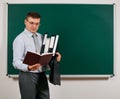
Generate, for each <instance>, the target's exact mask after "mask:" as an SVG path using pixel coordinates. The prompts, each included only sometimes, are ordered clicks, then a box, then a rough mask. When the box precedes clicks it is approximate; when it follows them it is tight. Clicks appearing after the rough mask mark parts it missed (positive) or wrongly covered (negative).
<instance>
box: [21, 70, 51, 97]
mask: <svg viewBox="0 0 120 99" xmlns="http://www.w3.org/2000/svg"><path fill="white" fill-rule="evenodd" d="M19 87H20V93H21V99H50V96H49V87H48V81H47V78H46V75H45V73H31V72H20V74H19Z"/></svg>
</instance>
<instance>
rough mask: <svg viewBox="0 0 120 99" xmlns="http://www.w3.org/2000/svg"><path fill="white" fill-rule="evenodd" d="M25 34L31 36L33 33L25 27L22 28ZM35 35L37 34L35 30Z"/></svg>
mask: <svg viewBox="0 0 120 99" xmlns="http://www.w3.org/2000/svg"><path fill="white" fill-rule="evenodd" d="M24 32H25V34H27V35H28V36H29V37H32V35H33V33H32V32H30V31H28V30H27V29H26V28H25V29H24ZM36 35H37V36H38V34H37V32H36Z"/></svg>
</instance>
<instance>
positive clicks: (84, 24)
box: [7, 4, 114, 75]
mask: <svg viewBox="0 0 120 99" xmlns="http://www.w3.org/2000/svg"><path fill="white" fill-rule="evenodd" d="M113 10H114V9H113V5H107V4H106V5H105V4H103V5H101V4H8V42H7V46H8V50H7V51H8V57H7V58H8V59H7V60H8V61H7V67H8V69H7V74H8V75H16V74H18V71H17V70H16V69H14V68H13V66H12V58H13V55H12V54H13V52H12V42H13V40H14V38H15V37H16V36H17V35H18V34H19V33H20V32H22V31H23V30H24V19H25V16H26V13H27V12H30V11H36V12H38V13H40V15H41V25H40V28H39V30H38V32H40V33H41V34H44V33H46V32H47V33H48V34H49V35H55V34H59V35H60V39H59V45H58V49H57V50H58V51H59V52H60V53H61V54H62V60H61V62H60V69H61V74H62V75H112V74H113V71H114V70H113V56H114V55H113V52H114V51H113V46H114V45H113V44H114V39H113V38H114V24H113V23H114V20H113V19H114V14H113V13H114V12H113Z"/></svg>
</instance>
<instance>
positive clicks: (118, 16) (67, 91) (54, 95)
mask: <svg viewBox="0 0 120 99" xmlns="http://www.w3.org/2000/svg"><path fill="white" fill-rule="evenodd" d="M34 1H36V3H79V4H80V3H85V4H86V3H93V4H94V3H102V4H104V3H105V4H106V3H111V4H112V3H115V30H114V31H115V35H114V42H115V43H114V68H115V76H114V77H113V78H110V79H108V80H101V79H96V80H95V79H94V80H92V79H79V80H77V79H76V80H72V79H71V80H70V79H69V80H62V85H61V86H54V85H52V84H49V86H50V94H51V99H120V61H119V60H120V27H119V26H120V12H119V11H120V1H119V0H59V1H58V0H44V1H43V0H0V99H20V94H19V87H18V80H14V79H12V78H8V77H7V76H6V70H7V69H6V67H7V63H6V62H7V60H6V58H7V57H6V50H7V47H6V46H7V44H6V43H7V41H6V40H7V39H6V38H7V32H6V6H5V3H6V2H8V3H35V2H34Z"/></svg>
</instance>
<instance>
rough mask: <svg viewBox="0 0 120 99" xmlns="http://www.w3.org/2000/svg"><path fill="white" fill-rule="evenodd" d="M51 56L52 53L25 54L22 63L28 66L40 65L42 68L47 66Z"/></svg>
mask: <svg viewBox="0 0 120 99" xmlns="http://www.w3.org/2000/svg"><path fill="white" fill-rule="evenodd" d="M52 56H53V54H52V53H43V54H41V55H39V54H37V53H33V52H27V54H26V56H25V59H24V61H23V63H24V64H28V65H34V64H36V63H40V64H41V65H42V66H44V65H48V64H49V62H50V60H51V58H52Z"/></svg>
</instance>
